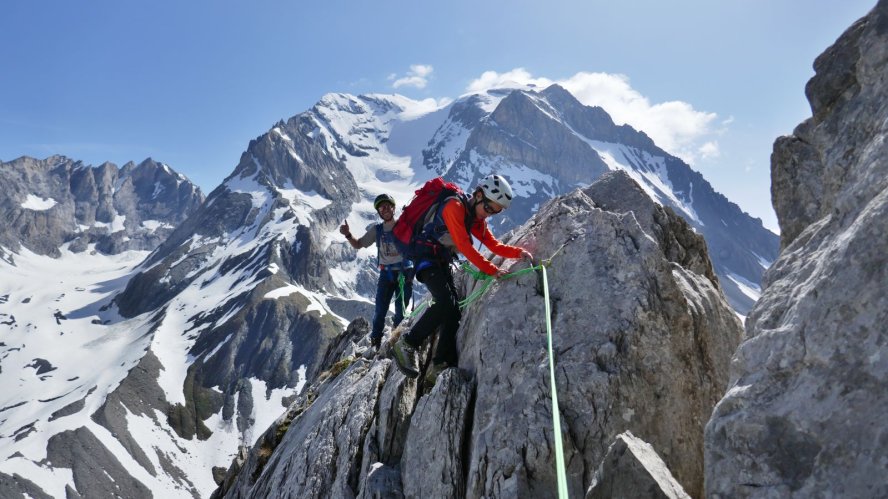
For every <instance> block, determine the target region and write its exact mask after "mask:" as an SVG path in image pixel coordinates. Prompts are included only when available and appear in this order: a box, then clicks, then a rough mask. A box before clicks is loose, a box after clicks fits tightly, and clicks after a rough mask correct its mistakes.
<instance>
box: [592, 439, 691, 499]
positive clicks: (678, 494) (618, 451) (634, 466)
mask: <svg viewBox="0 0 888 499" xmlns="http://www.w3.org/2000/svg"><path fill="white" fill-rule="evenodd" d="M622 497H625V498H630V497H631V498H634V499H654V498H656V499H684V498H687V499H690V496H688V494H687V492H685V491H684V489H682V488H681V485H680V484H679V483H678V482H676V481H675V478H673V477H672V473H670V472H669V468H667V467H666V463H664V462H663V460H662V459H660V456H658V455H657V451H655V450H654V448H653V447H651V444H649V443H647V442H645V441H644V440H642V439H640V438H638V437H636V436H635V435H633V434H632V432H630V431H627V432H625V433H621V434H620V435H618V436H617V439H616V440H615V441H614V443H613V444H611V446H610V448H608V449H607V455H605V456H604V460H603V461H602V462H601V466H599V467H598V471H596V472H595V476H594V477H593V479H592V485H590V486H589V490H588V491H586V499H613V498H622Z"/></svg>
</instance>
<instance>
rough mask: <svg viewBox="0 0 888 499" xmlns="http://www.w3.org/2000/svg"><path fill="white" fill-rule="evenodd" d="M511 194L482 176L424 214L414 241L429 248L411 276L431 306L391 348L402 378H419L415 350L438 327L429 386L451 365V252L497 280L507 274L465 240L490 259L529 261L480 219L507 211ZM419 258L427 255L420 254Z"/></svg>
mask: <svg viewBox="0 0 888 499" xmlns="http://www.w3.org/2000/svg"><path fill="white" fill-rule="evenodd" d="M512 195H513V194H512V187H511V186H510V185H509V183H508V182H507V181H506V179H505V178H503V177H502V176H500V175H488V176H487V177H484V178H483V179H482V180H481V182H480V183H479V184H478V187H477V188H476V189H475V191H474V192H473V193H472V195H471V196H467V195H454V196H452V197H449V198H446V199H444V200H443V201H441V202H440V203H439V205H438V206H436V207H433V208H432V209H430V211H429V213H428V214H426V215H425V216H426V221H427V222H426V223H425V225H424V229H423V231H422V234H420V235H419V236H418V241H420V243H422V245H425V246H426V247H428V248H430V250H429V251H426V252H424V253H423V254H421V255H420V256H418V257H416V278H417V279H418V280H419V281H420V282H421V283H423V284H425V285H426V287H427V288H428V290H429V292H430V293H431V294H432V298H433V299H434V302H433V303H432V305H431V306H430V307H429V308H428V310H426V312H425V314H423V316H422V317H421V318H420V319H419V320H418V321H417V322H416V323H415V324H414V325H413V328H412V329H411V330H410V331H409V332H408V333H406V334H403V335H401V337H400V338H399V339H398V341H397V342H396V343H395V344H394V345H393V346H392V352H393V354H394V355H393V356H394V358H395V363H396V364H397V366H398V368H399V369H400V370H401V372H403V373H404V374H405V375H406V376H408V377H411V378H416V377H417V376H419V370H418V369H417V365H416V361H415V360H414V353H415V350H416V349H417V348H419V347H420V346H421V345H422V344H423V342H424V341H425V340H426V339H427V338H428V337H429V336H431V335H432V334H433V333H434V332H435V330H436V329H437V328H438V326H439V325H442V326H443V327H442V328H441V333H440V336H439V337H438V348H437V349H436V350H435V355H434V357H433V358H432V367H431V368H429V370H428V372H427V374H426V379H425V382H426V384H427V385H434V382H435V379H436V378H437V376H438V374H440V373H441V371H443V370H444V369H447V368H448V367H456V366H457V361H458V358H457V357H458V352H457V348H456V331H457V329H459V322H460V319H461V318H462V314H461V313H460V310H459V297H458V295H457V291H456V286H455V285H454V283H453V274H452V272H451V270H450V262H451V261H452V260H453V259H455V257H456V253H457V252H458V253H462V254H463V255H465V257H466V258H467V259H468V260H469V261H470V262H471V263H473V264H475V266H476V267H478V269H480V270H481V272H484V273H485V274H488V275H492V276H495V277H496V278H499V277H502V276H504V275H505V274H506V273H507V272H505V271H504V270H502V269H500V268H498V267H497V266H496V265H494V264H493V263H492V262H490V260H488V259H487V258H485V257H484V255H482V254H481V253H479V252H478V250H476V249H475V248H474V247H473V246H472V237H471V236H475V237H476V238H477V239H478V240H479V241H481V243H482V244H484V246H486V247H487V248H488V249H489V250H490V251H492V252H493V253H494V254H496V255H499V256H502V257H505V258H521V257H524V258H527V259H529V260H532V259H533V255H531V254H530V252H529V251H527V250H526V249H523V248H519V247H516V246H509V245H506V244H503V243H501V242H500V241H499V240H497V239H496V237H494V235H493V234H492V233H491V232H490V229H488V228H487V222H486V218H487V217H489V216H491V215H496V214H497V213H500V212H501V211H503V210H504V209H506V208H508V207H509V205H510V204H511V203H512ZM433 212H434V213H433ZM432 215H434V216H433V217H432ZM425 254H427V255H428V256H424V255H425Z"/></svg>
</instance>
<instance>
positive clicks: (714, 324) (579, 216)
mask: <svg viewBox="0 0 888 499" xmlns="http://www.w3.org/2000/svg"><path fill="white" fill-rule="evenodd" d="M624 191H625V192H634V193H638V194H640V196H641V197H638V198H633V199H635V201H638V202H639V204H632V206H620V207H614V208H613V210H612V211H611V210H603V209H602V208H600V207H599V205H598V204H597V203H596V201H595V199H596V198H598V197H600V198H602V199H616V198H619V197H620V196H618V195H617V193H619V192H624ZM630 197H632V196H630ZM665 241H671V242H670V243H669V244H672V245H674V250H673V251H669V250H667V249H665V248H666V243H665ZM680 241H693V242H694V243H695V244H689V245H687V246H685V245H683V244H681V243H680ZM509 242H511V243H513V244H519V245H523V246H527V247H529V248H531V249H532V250H533V251H534V252H535V253H536V254H538V255H540V256H552V255H554V257H553V258H552V260H551V264H550V266H549V275H550V279H549V282H550V286H551V300H552V306H553V328H554V331H555V334H554V338H555V351H556V356H557V361H556V362H557V369H556V378H557V385H558V390H559V400H560V401H561V405H560V409H561V414H560V417H561V419H562V427H563V428H564V432H563V438H564V441H565V453H566V463H567V472H568V482H569V489H570V491H571V495H574V496H580V495H582V494H583V493H584V492H585V490H586V489H587V487H588V486H589V485H590V483H591V482H592V478H593V475H594V473H595V471H596V469H597V468H598V466H599V464H600V463H601V461H602V459H603V458H604V456H605V454H606V452H607V450H608V447H609V446H610V444H611V443H612V442H613V441H614V440H615V439H616V437H617V436H618V435H619V434H621V433H622V432H624V431H627V430H630V431H632V433H633V434H635V435H639V436H640V437H641V438H643V439H644V440H645V441H648V442H650V443H651V444H652V445H653V446H654V448H656V449H657V451H658V452H659V453H660V454H661V455H662V456H663V461H664V462H665V463H666V465H667V466H668V467H669V469H670V470H671V471H672V473H673V474H674V475H675V477H676V479H677V480H678V483H681V484H682V486H684V487H685V488H686V489H687V490H688V491H690V492H691V493H692V494H693V495H695V496H700V495H701V494H702V487H703V452H702V451H703V440H702V435H703V425H704V424H705V422H706V421H707V420H708V417H709V414H710V411H711V409H712V407H713V405H714V403H715V401H717V400H718V399H719V398H720V396H721V394H722V393H723V389H724V386H725V382H726V380H727V361H728V358H729V357H730V355H731V353H732V352H733V350H734V348H735V346H736V345H737V343H738V342H739V341H740V335H741V328H740V323H739V321H738V320H737V318H736V316H735V315H734V313H733V312H732V311H731V309H730V307H729V306H728V305H727V303H726V301H725V299H724V296H723V294H722V293H721V291H720V289H719V287H718V282H717V280H715V279H713V277H712V269H711V265H710V264H709V263H708V257H707V256H706V253H705V244H703V242H702V239H701V238H700V236H698V235H696V234H694V233H693V231H691V230H690V228H689V226H687V224H685V223H684V222H683V221H681V219H680V218H679V217H678V216H676V215H675V214H674V213H671V211H670V210H668V209H664V208H662V207H660V206H658V205H656V204H654V203H653V202H652V201H651V200H650V199H649V198H647V197H646V196H644V194H643V193H642V192H641V189H640V187H639V186H638V185H637V184H635V183H634V182H633V181H632V180H631V179H629V178H628V176H626V175H625V174H623V173H613V174H608V175H606V176H605V178H604V180H603V181H602V182H601V183H599V184H593V185H592V186H590V188H589V189H587V190H586V191H575V192H574V193H571V194H569V195H567V196H564V197H560V198H556V199H555V200H553V201H552V202H550V203H548V204H547V205H546V206H544V207H543V208H542V209H541V210H540V212H539V213H538V214H537V215H535V216H534V217H533V218H531V220H530V221H529V222H528V223H527V224H526V225H524V226H522V227H521V228H519V229H518V230H516V231H515V232H514V234H513V235H512V236H511V238H510V240H509ZM677 246H680V247H681V248H682V249H681V250H678V248H677ZM701 251H702V253H701ZM682 262H684V263H682ZM506 265H507V268H512V269H513V270H514V269H517V268H520V267H521V266H522V265H523V264H522V263H520V262H516V263H506ZM478 285H479V284H478V283H475V282H474V281H472V280H471V279H470V278H468V277H464V278H462V279H460V286H461V287H462V288H463V291H464V292H466V293H469V292H471V291H472V290H473V289H474V288H475V287H476V286H478ZM543 310H544V304H543V300H542V297H541V296H540V289H539V288H538V285H537V279H536V278H534V277H533V276H524V277H521V278H516V279H514V280H504V281H501V282H499V283H496V284H494V285H493V286H492V287H491V288H490V290H489V291H488V292H487V293H486V294H485V295H483V296H482V298H481V299H479V300H478V301H476V302H474V303H473V304H472V305H471V307H470V308H469V309H467V310H466V311H465V314H464V319H463V322H462V325H461V328H460V331H459V348H460V369H449V370H446V371H444V373H442V375H441V376H440V377H439V379H438V382H437V383H436V384H435V385H434V388H432V389H431V390H428V389H427V388H426V387H423V386H422V385H421V384H418V383H417V382H416V381H413V380H409V379H407V378H405V377H404V376H403V375H402V374H401V373H400V372H399V371H398V370H397V369H395V368H394V366H392V364H391V362H392V361H391V360H389V359H386V358H382V357H380V358H376V359H370V360H368V359H365V358H362V357H355V356H353V355H349V354H348V352H349V351H353V350H354V348H351V349H350V350H349V349H346V348H345V347H342V346H341V347H340V348H342V349H343V350H341V354H343V355H345V358H346V360H347V362H345V364H346V365H347V367H345V368H344V370H342V371H341V373H339V374H338V375H335V376H330V377H329V378H327V379H326V380H325V381H321V382H318V383H315V384H314V385H313V386H311V387H310V388H309V389H308V390H307V391H305V392H304V394H303V395H301V396H300V397H299V399H297V401H296V402H294V403H293V404H292V405H291V406H290V409H289V410H288V412H287V414H286V415H285V416H282V417H281V418H280V419H279V420H278V422H277V423H276V424H274V425H272V427H271V428H269V429H268V430H267V432H266V433H265V434H264V435H263V437H261V438H260V441H261V442H264V444H262V445H257V446H256V447H254V448H253V449H252V450H250V451H249V452H248V453H245V454H243V455H241V457H240V458H239V459H237V460H236V463H235V465H234V466H233V467H232V468H231V469H230V470H229V473H228V477H227V478H226V480H225V482H224V484H223V486H222V487H221V488H220V489H219V490H217V491H216V493H215V496H216V497H255V496H268V495H294V496H300V497H327V496H329V495H331V494H332V495H334V496H339V497H401V495H402V494H403V496H405V497H420V496H422V497H482V496H485V497H501V496H509V497H515V496H517V497H554V495H555V493H556V488H555V474H554V457H553V454H552V452H553V448H554V447H553V442H552V437H551V431H552V419H551V411H550V405H549V404H550V399H549V387H548V384H547V379H548V374H547V373H548V367H547V360H546V359H547V356H546V348H545V329H544V326H543ZM346 334H347V335H348V334H351V335H352V336H350V338H351V340H350V342H351V343H357V344H360V342H361V341H366V340H361V339H360V334H359V333H358V334H355V333H346ZM340 344H342V343H340ZM427 355H428V354H427V353H425V354H424V355H423V364H425V363H427V359H428V357H427ZM328 358H329V357H328ZM328 367H329V366H328ZM341 368H342V364H340V369H341ZM430 477H435V478H434V479H431V478H430Z"/></svg>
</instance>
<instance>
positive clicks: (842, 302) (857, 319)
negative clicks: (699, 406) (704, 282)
mask: <svg viewBox="0 0 888 499" xmlns="http://www.w3.org/2000/svg"><path fill="white" fill-rule="evenodd" d="M814 69H815V72H816V74H815V76H814V77H813V78H812V79H811V80H810V82H809V83H808V85H807V87H806V93H807V95H808V100H809V101H810V103H811V109H812V114H813V116H812V117H811V118H809V119H808V120H806V121H805V122H803V123H802V124H800V125H799V126H798V127H797V128H796V129H795V131H794V132H793V135H791V136H788V137H781V138H779V139H778V140H777V141H776V143H775V144H774V153H773V155H772V164H771V169H772V196H773V199H774V206H775V209H776V211H777V216H778V219H779V222H780V227H781V246H782V250H781V253H780V257H779V258H778V259H777V261H776V262H775V263H774V265H773V266H772V267H771V268H770V269H769V270H768V272H767V273H766V275H765V279H764V283H765V289H764V294H763V295H762V297H761V300H760V301H759V302H758V303H757V304H756V306H755V307H754V308H753V310H752V311H751V312H750V315H749V317H748V319H747V322H746V339H745V340H744V342H743V343H742V344H741V345H740V347H739V349H738V350H737V353H736V354H735V356H734V358H733V360H732V366H731V381H730V385H729V389H728V392H727V394H726V395H725V397H724V398H723V399H722V400H721V401H720V402H719V404H718V406H717V407H716V409H715V411H714V413H713V415H712V419H711V420H710V422H709V424H708V425H707V428H706V463H707V464H706V493H707V496H708V497H712V498H720V497H800V498H801V497H886V496H888V482H886V480H885V477H886V476H888V426H886V423H885V417H884V415H885V414H886V412H888V395H886V391H885V380H886V379H888V347H886V345H888V331H886V328H885V324H886V322H888V298H886V294H885V289H888V258H886V253H885V250H886V248H888V162H886V161H885V158H886V157H888V141H886V137H888V104H886V103H888V98H886V96H888V2H886V1H884V0H882V1H879V2H878V4H877V5H876V7H875V8H874V9H873V10H872V11H871V12H870V13H869V14H868V15H867V16H865V17H864V18H862V19H861V20H859V21H858V22H856V23H855V24H854V25H853V26H851V27H850V28H849V29H848V30H847V31H846V32H845V33H844V34H843V35H842V36H841V37H840V38H839V39H838V40H837V41H836V43H835V44H834V45H833V46H831V47H830V48H829V49H827V50H826V51H825V52H824V53H823V54H822V55H821V56H820V57H818V58H817V60H816V61H815V63H814Z"/></svg>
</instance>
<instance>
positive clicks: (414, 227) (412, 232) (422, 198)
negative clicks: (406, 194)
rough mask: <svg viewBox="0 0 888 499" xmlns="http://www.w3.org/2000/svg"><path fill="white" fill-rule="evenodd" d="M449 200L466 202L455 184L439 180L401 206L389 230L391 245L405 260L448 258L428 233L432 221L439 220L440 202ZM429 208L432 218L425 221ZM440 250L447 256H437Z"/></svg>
mask: <svg viewBox="0 0 888 499" xmlns="http://www.w3.org/2000/svg"><path fill="white" fill-rule="evenodd" d="M450 197H458V198H459V199H460V200H461V201H463V202H464V203H465V202H466V201H467V199H466V195H465V193H463V190H462V189H460V188H459V186H458V185H456V184H454V183H453V182H445V181H444V179H443V178H441V177H436V178H433V179H431V180H429V181H428V182H426V183H425V184H424V185H423V186H422V187H421V188H419V189H418V190H417V191H416V193H415V195H414V196H413V199H412V200H411V201H410V203H409V204H408V205H407V206H405V207H404V210H403V211H402V212H401V216H400V217H398V221H397V222H395V226H394V228H392V234H393V235H394V236H395V237H394V240H395V241H394V242H395V246H396V247H397V248H398V251H400V252H401V255H403V256H404V258H407V259H409V260H415V259H417V258H442V259H449V252H447V250H446V249H445V248H444V247H443V246H442V245H441V244H440V243H438V242H437V239H435V238H434V235H433V234H432V232H433V230H434V227H433V226H434V225H435V219H437V218H441V217H440V212H441V210H442V208H443V203H442V202H443V201H444V200H445V199H447V198H450ZM431 209H435V211H436V216H435V217H434V219H432V220H428V218H429V217H428V213H429V211H430V210H431ZM441 223H443V221H442V222H441ZM427 226H431V227H427ZM427 229H428V230H427ZM442 250H443V251H445V252H447V254H443V253H441V251H442Z"/></svg>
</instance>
